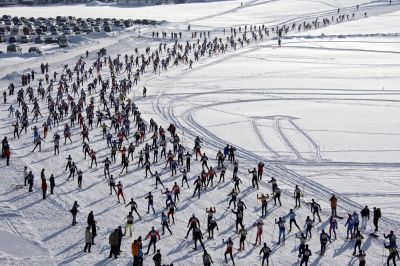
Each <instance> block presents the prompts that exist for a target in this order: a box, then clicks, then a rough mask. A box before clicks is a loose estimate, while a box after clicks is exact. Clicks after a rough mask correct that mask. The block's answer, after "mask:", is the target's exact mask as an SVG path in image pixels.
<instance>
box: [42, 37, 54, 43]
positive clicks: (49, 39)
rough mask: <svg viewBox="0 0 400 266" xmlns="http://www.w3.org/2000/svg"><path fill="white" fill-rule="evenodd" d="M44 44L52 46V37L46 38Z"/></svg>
mask: <svg viewBox="0 0 400 266" xmlns="http://www.w3.org/2000/svg"><path fill="white" fill-rule="evenodd" d="M44 43H45V44H52V43H54V39H53V37H47V38H46V39H44Z"/></svg>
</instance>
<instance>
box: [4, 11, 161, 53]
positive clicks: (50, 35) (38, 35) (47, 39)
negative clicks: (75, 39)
mask: <svg viewBox="0 0 400 266" xmlns="http://www.w3.org/2000/svg"><path fill="white" fill-rule="evenodd" d="M137 24H141V25H158V24H160V22H158V21H155V20H148V19H136V20H133V19H115V18H114V19H109V18H76V17H74V16H57V17H55V18H53V17H49V18H44V17H38V18H34V17H30V18H26V17H17V16H14V17H12V16H9V15H2V16H1V17H0V43H2V42H4V43H9V45H8V47H7V51H9V52H20V51H21V47H20V46H19V45H18V44H20V43H21V44H25V43H28V44H29V43H36V44H43V43H44V44H58V45H59V47H67V46H68V44H69V38H68V36H70V35H79V34H90V33H93V32H101V31H104V32H112V31H116V30H122V29H124V28H127V27H131V26H133V25H137ZM32 50H33V51H36V50H38V48H36V47H32ZM39 51H40V50H39Z"/></svg>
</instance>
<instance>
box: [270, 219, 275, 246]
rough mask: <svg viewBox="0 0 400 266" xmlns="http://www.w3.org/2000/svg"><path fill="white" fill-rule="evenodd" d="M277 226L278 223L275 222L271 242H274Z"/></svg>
mask: <svg viewBox="0 0 400 266" xmlns="http://www.w3.org/2000/svg"><path fill="white" fill-rule="evenodd" d="M275 227H276V224H274V228H273V229H272V238H271V243H272V244H273V240H274V235H275Z"/></svg>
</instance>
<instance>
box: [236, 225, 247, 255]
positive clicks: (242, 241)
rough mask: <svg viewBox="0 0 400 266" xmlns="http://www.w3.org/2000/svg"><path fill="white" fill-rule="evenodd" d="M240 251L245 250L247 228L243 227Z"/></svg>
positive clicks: (240, 234)
mask: <svg viewBox="0 0 400 266" xmlns="http://www.w3.org/2000/svg"><path fill="white" fill-rule="evenodd" d="M238 234H239V236H240V239H239V251H241V250H244V241H246V236H247V230H246V229H245V228H241V229H240V230H239V233H238Z"/></svg>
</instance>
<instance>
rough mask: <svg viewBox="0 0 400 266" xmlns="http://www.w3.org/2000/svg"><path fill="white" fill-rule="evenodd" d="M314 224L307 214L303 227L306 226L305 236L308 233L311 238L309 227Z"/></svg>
mask: <svg viewBox="0 0 400 266" xmlns="http://www.w3.org/2000/svg"><path fill="white" fill-rule="evenodd" d="M313 226H314V221H313V220H311V218H310V216H307V219H306V222H305V224H304V227H305V228H306V238H307V237H308V234H310V238H311V229H312V228H313Z"/></svg>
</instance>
